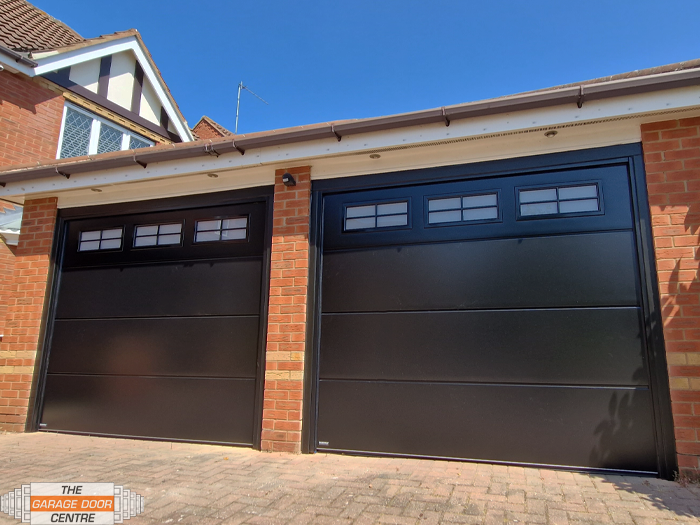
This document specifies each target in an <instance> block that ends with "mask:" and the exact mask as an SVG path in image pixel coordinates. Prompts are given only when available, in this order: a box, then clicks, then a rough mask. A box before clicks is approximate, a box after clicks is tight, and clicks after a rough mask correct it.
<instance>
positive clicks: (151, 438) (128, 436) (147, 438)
mask: <svg viewBox="0 0 700 525" xmlns="http://www.w3.org/2000/svg"><path fill="white" fill-rule="evenodd" d="M38 430H39V432H49V433H50V432H53V433H55V434H74V435H77V436H101V437H116V438H122V439H140V440H142V441H162V442H164V443H170V442H172V443H203V444H208V445H232V446H236V447H248V448H249V447H252V446H253V444H252V442H251V443H239V442H237V441H207V440H204V439H180V438H169V437H158V436H155V437H154V436H139V435H135V434H133V435H132V434H105V433H102V432H82V431H79V430H63V429H58V428H46V427H42V428H39V429H38ZM251 441H252V440H251Z"/></svg>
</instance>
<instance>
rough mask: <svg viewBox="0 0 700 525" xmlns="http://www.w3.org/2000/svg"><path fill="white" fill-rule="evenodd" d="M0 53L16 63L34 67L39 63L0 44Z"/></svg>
mask: <svg viewBox="0 0 700 525" xmlns="http://www.w3.org/2000/svg"><path fill="white" fill-rule="evenodd" d="M0 53H2V54H3V55H7V56H9V57H10V58H11V59H13V60H14V61H15V62H17V63H18V64H22V65H23V66H28V67H31V68H34V67H36V66H38V65H39V64H38V62H34V61H33V60H31V59H29V58H27V57H25V56H24V55H20V54H19V53H17V52H16V51H12V49H9V48H7V47H5V46H0Z"/></svg>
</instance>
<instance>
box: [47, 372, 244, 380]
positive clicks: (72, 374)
mask: <svg viewBox="0 0 700 525" xmlns="http://www.w3.org/2000/svg"><path fill="white" fill-rule="evenodd" d="M47 375H49V376H61V377H138V378H140V379H206V380H209V379H221V380H226V381H228V380H234V381H255V379H256V378H255V376H252V377H220V376H174V375H139V374H86V373H81V372H47Z"/></svg>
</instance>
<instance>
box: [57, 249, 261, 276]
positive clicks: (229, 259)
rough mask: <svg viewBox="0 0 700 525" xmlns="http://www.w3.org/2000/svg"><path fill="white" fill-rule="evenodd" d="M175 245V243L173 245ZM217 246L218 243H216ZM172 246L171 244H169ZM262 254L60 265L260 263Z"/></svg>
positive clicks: (74, 267)
mask: <svg viewBox="0 0 700 525" xmlns="http://www.w3.org/2000/svg"><path fill="white" fill-rule="evenodd" d="M173 246H176V245H173ZM217 246H218V245H217ZM171 247H172V246H171ZM76 253H80V254H85V253H101V254H102V255H109V254H113V253H114V252H109V253H105V252H98V251H94V252H76ZM120 253H127V252H120ZM128 253H133V252H131V251H130V252H128ZM136 253H139V254H142V253H146V252H143V251H141V250H137V252H136ZM144 259H145V258H144ZM262 259H263V255H262V254H259V255H241V256H238V257H237V256H232V255H221V256H209V257H204V258H201V259H198V258H193V257H190V258H183V259H145V260H142V261H138V260H136V261H134V260H131V261H130V260H119V261H105V262H94V263H92V264H84V265H83V264H70V263H69V264H67V265H64V266H63V267H62V270H64V271H65V270H74V271H75V270H90V269H95V268H122V267H124V266H129V267H134V268H135V267H144V266H167V265H170V266H172V265H175V264H188V263H208V262H210V263H216V262H234V261H256V260H257V261H260V262H261V263H262Z"/></svg>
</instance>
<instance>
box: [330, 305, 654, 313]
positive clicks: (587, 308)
mask: <svg viewBox="0 0 700 525" xmlns="http://www.w3.org/2000/svg"><path fill="white" fill-rule="evenodd" d="M640 309H641V307H640V306H637V305H627V306H557V307H551V306H542V307H526V308H464V309H460V310H455V309H450V310H384V311H379V310H377V311H371V310H367V311H360V312H322V313H321V315H322V316H326V315H375V314H445V313H448V314H449V313H470V312H560V311H561V312H570V311H582V312H591V311H596V310H640Z"/></svg>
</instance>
